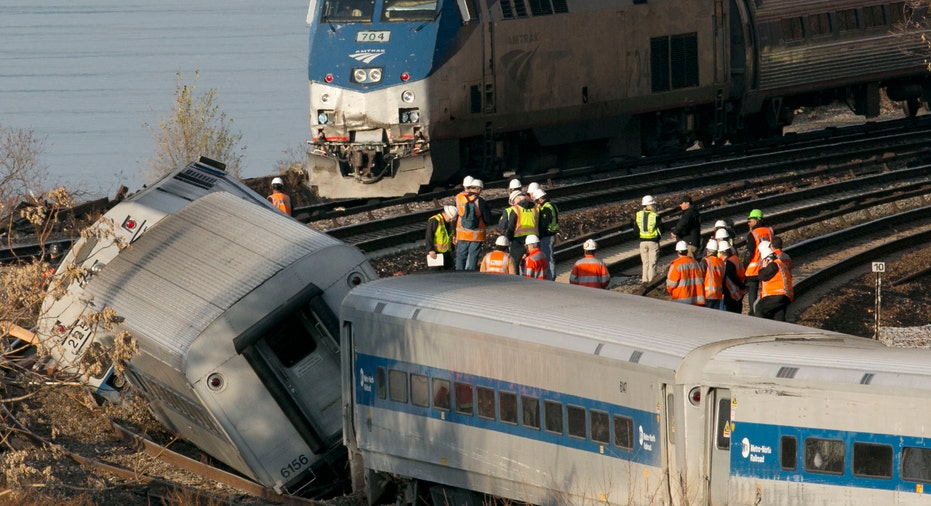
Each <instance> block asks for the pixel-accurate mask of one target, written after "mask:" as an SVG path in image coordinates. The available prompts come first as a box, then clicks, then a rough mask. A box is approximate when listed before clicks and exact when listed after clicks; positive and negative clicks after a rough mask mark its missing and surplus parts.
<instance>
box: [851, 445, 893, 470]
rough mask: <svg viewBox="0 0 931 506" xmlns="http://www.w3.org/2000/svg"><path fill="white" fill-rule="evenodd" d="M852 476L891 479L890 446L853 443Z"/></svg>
mask: <svg viewBox="0 0 931 506" xmlns="http://www.w3.org/2000/svg"><path fill="white" fill-rule="evenodd" d="M853 475H854V476H866V477H868V478H892V446H890V445H880V444H875V443H854V444H853Z"/></svg>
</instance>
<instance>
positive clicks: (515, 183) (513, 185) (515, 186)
mask: <svg viewBox="0 0 931 506" xmlns="http://www.w3.org/2000/svg"><path fill="white" fill-rule="evenodd" d="M520 187H521V184H520V180H518V179H512V180H511V182H510V183H508V190H520Z"/></svg>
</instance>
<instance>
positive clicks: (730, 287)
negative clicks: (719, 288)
mask: <svg viewBox="0 0 931 506" xmlns="http://www.w3.org/2000/svg"><path fill="white" fill-rule="evenodd" d="M727 261H728V262H730V263H732V264H734V269H735V270H736V271H737V279H738V280H739V281H740V282H741V283H743V282H744V281H745V280H746V279H747V274H746V272H745V271H744V266H743V264H742V263H740V257H738V256H737V255H735V254H732V255H731V256H729V257H727ZM724 283H725V284H726V285H727V291H728V292H730V294H731V298H732V299H734V300H740V299H741V298H743V296H744V295H745V294H746V293H747V289H746V288H740V287H739V286H737V284H736V283H734V282H733V281H731V280H730V278H727V277H725V278H724Z"/></svg>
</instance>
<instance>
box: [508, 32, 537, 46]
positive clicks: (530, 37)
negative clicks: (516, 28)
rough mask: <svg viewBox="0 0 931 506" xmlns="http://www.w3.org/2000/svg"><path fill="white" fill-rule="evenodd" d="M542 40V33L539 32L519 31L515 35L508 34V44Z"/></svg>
mask: <svg viewBox="0 0 931 506" xmlns="http://www.w3.org/2000/svg"><path fill="white" fill-rule="evenodd" d="M539 40H540V35H539V34H537V33H533V32H530V33H518V34H514V35H508V36H507V43H508V44H528V43H530V42H537V41H539Z"/></svg>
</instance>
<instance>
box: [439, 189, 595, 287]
mask: <svg viewBox="0 0 931 506" xmlns="http://www.w3.org/2000/svg"><path fill="white" fill-rule="evenodd" d="M462 186H463V190H462V192H460V193H459V194H457V195H456V198H455V205H447V206H443V210H442V212H440V213H438V214H435V215H433V216H431V217H430V218H429V219H427V229H426V237H425V242H426V245H427V264H428V266H430V268H431V269H434V270H451V269H453V268H455V269H456V270H465V271H474V270H478V271H481V272H485V273H489V274H517V275H521V276H525V277H528V278H536V279H546V280H550V281H552V280H555V279H556V263H555V260H554V258H553V245H554V242H555V239H556V235H557V234H558V233H559V211H558V209H557V208H556V206H555V205H554V204H553V203H552V202H551V201H550V199H549V197H548V196H547V194H546V191H544V190H543V189H542V188H540V185H539V184H537V183H530V184H529V185H528V186H527V187H526V188H525V187H523V185H522V184H521V182H520V181H519V180H518V179H512V180H511V181H510V183H509V184H508V192H509V194H508V207H507V208H506V209H504V211H503V212H502V213H501V218H500V219H499V220H498V233H499V235H498V236H497V238H496V239H495V245H494V249H493V250H492V251H490V252H488V253H487V254H484V255H482V246H483V244H484V242H485V239H486V238H487V237H488V235H489V233H488V232H489V229H490V228H491V227H490V223H489V222H490V221H491V219H492V213H491V209H490V207H489V206H488V203H487V201H486V200H485V199H484V198H483V197H482V196H481V193H482V191H483V190H484V183H483V182H482V181H481V180H480V179H475V178H473V177H471V176H467V177H466V178H465V179H464V180H463V182H462ZM596 249H597V244H596V243H595V241H592V240H589V241H587V242H586V243H585V244H584V245H583V250H584V253H585V256H584V257H583V258H582V259H581V260H579V261H578V262H577V263H576V265H575V266H574V267H573V274H572V277H571V278H570V283H573V284H578V285H582V286H597V287H598V288H606V287H607V286H608V283H609V282H610V275H609V274H608V269H607V266H605V265H604V262H602V261H601V260H599V259H597V258H595V253H594V252H595V250H596Z"/></svg>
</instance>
